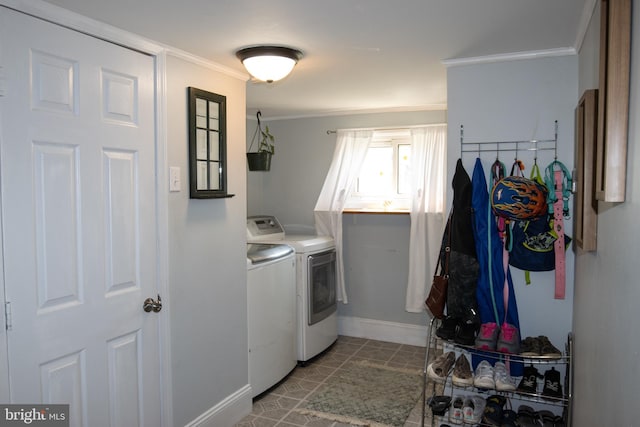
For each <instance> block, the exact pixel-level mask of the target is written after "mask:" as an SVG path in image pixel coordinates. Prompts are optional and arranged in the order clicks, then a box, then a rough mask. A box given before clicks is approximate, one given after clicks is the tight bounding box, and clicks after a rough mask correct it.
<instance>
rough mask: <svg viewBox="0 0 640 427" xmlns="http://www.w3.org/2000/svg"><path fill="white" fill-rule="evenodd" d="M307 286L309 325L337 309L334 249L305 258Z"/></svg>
mask: <svg viewBox="0 0 640 427" xmlns="http://www.w3.org/2000/svg"><path fill="white" fill-rule="evenodd" d="M307 263H308V269H307V271H308V277H307V283H308V286H309V319H308V322H309V325H313V324H314V323H318V322H320V321H321V320H323V319H325V318H327V317H328V316H329V315H331V314H332V313H334V312H335V311H336V310H337V303H336V251H335V250H331V251H327V252H323V253H320V254H316V255H310V256H309V257H308V258H307Z"/></svg>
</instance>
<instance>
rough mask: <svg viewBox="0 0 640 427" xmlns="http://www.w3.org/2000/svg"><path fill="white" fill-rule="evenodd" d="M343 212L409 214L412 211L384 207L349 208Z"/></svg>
mask: <svg viewBox="0 0 640 427" xmlns="http://www.w3.org/2000/svg"><path fill="white" fill-rule="evenodd" d="M342 213H348V214H377V215H407V214H410V213H411V212H410V211H409V209H396V210H384V209H364V208H362V209H360V208H349V209H345V210H344V211H342Z"/></svg>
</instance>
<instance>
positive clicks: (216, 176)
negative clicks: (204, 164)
mask: <svg viewBox="0 0 640 427" xmlns="http://www.w3.org/2000/svg"><path fill="white" fill-rule="evenodd" d="M219 189H220V163H219V162H209V190H219Z"/></svg>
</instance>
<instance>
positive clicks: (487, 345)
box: [475, 322, 500, 351]
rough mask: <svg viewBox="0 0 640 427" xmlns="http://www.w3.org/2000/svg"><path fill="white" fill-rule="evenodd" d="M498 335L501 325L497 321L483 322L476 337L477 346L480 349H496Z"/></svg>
mask: <svg viewBox="0 0 640 427" xmlns="http://www.w3.org/2000/svg"><path fill="white" fill-rule="evenodd" d="M498 335H500V327H499V326H498V324H497V323H493V322H491V323H483V324H482V325H480V333H478V336H477V337H476V342H475V347H476V348H477V349H479V350H490V351H494V350H495V349H496V344H497V342H498Z"/></svg>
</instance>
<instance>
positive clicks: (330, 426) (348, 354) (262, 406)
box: [235, 336, 425, 427]
mask: <svg viewBox="0 0 640 427" xmlns="http://www.w3.org/2000/svg"><path fill="white" fill-rule="evenodd" d="M424 354H425V348H424V347H414V346H410V345H403V344H394V343H389V342H384V341H375V340H368V339H365V338H353V337H345V336H341V337H339V338H338V340H337V341H336V343H335V344H334V345H333V346H332V347H331V348H330V349H329V350H328V351H326V352H325V353H324V354H322V355H321V356H319V357H317V358H316V359H315V360H313V361H311V362H310V363H308V364H307V366H305V367H301V366H298V367H296V368H295V369H294V370H293V372H292V373H291V374H290V375H289V376H288V377H287V378H286V379H285V380H284V381H282V382H281V383H280V384H279V385H277V386H276V387H274V388H273V389H271V390H270V391H268V392H267V393H264V394H263V395H262V396H260V397H259V398H258V399H255V400H254V402H253V411H252V413H251V414H250V415H248V416H247V417H245V418H244V419H243V420H242V421H240V422H239V423H238V424H236V425H235V427H275V426H278V427H285V426H286V427H349V426H350V425H349V424H344V423H339V422H334V421H328V420H324V419H320V418H317V417H313V416H310V415H302V414H299V413H297V412H294V411H292V410H293V409H294V408H297V407H299V406H301V405H302V403H303V402H304V401H305V399H306V398H308V397H309V395H310V394H311V393H312V392H313V391H314V390H315V389H317V388H318V387H319V386H320V385H321V384H322V383H324V382H325V381H326V380H327V378H328V377H330V376H331V375H332V374H333V373H334V372H335V371H336V370H337V369H338V368H339V367H341V366H343V365H344V364H345V363H347V362H352V361H357V360H363V359H364V360H369V361H372V362H375V363H378V364H385V365H388V366H394V367H402V368H410V369H417V370H422V367H423V363H424ZM421 402H422V398H420V399H418V404H417V405H416V407H415V408H414V410H413V411H412V412H411V415H410V416H409V418H408V419H407V422H406V423H405V427H417V426H419V425H420V417H421V410H420V403H421Z"/></svg>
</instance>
